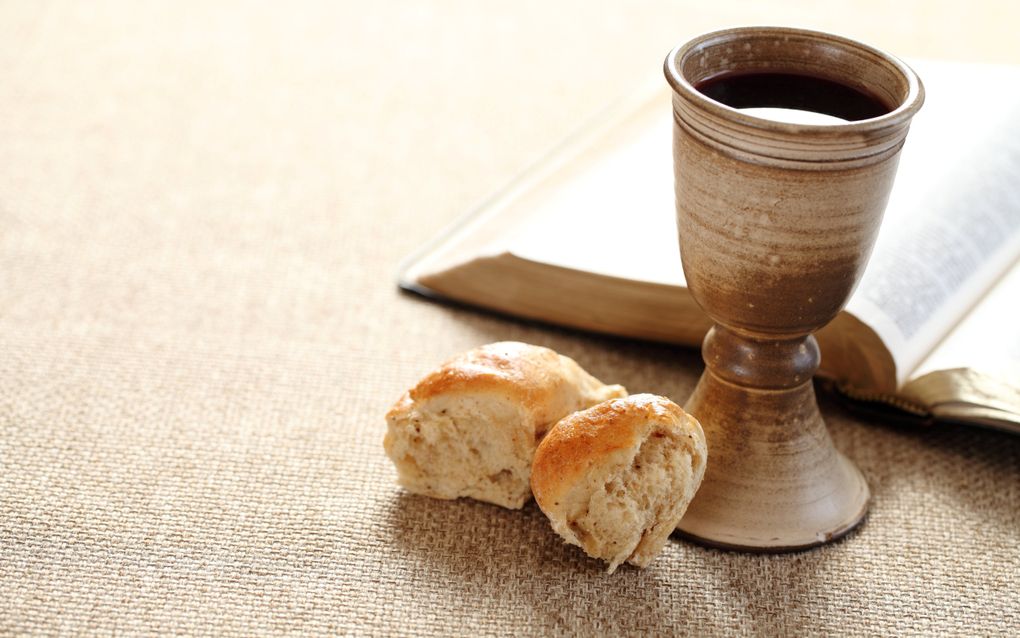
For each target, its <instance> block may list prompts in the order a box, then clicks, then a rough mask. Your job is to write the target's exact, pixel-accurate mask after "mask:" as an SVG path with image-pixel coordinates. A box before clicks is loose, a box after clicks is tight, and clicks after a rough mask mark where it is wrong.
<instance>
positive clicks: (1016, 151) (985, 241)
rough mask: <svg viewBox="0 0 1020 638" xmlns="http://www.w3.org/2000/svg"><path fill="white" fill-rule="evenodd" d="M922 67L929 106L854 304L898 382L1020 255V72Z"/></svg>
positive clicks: (915, 130) (918, 122)
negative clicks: (982, 92) (984, 91)
mask: <svg viewBox="0 0 1020 638" xmlns="http://www.w3.org/2000/svg"><path fill="white" fill-rule="evenodd" d="M916 69H917V71H918V74H919V75H920V76H921V77H922V79H923V81H924V82H925V87H926V91H927V98H926V100H925V105H924V106H923V107H922V109H921V112H920V113H919V114H918V115H917V116H916V118H915V120H914V123H913V125H912V126H911V131H910V134H909V135H908V137H907V142H906V145H905V147H904V151H903V154H902V157H901V161H900V170H899V173H898V175H897V178H896V185H895V187H894V189H893V194H892V196H891V198H890V201H889V206H888V208H887V209H886V217H885V219H884V221H883V225H882V230H881V231H880V235H879V239H878V242H877V244H876V246H875V251H874V253H873V256H872V259H871V262H870V263H869V265H868V268H867V271H866V273H865V276H864V279H863V280H862V282H861V284H860V286H859V287H858V290H857V291H856V293H855V294H854V297H853V298H852V299H851V301H850V304H849V306H848V310H849V311H850V312H851V313H852V314H854V315H855V316H857V317H858V318H860V319H861V320H862V321H864V322H865V323H867V324H868V325H870V326H871V327H872V328H873V329H874V330H875V331H876V332H877V333H878V334H879V335H880V336H881V338H882V340H883V341H884V342H885V343H886V346H887V347H888V348H889V350H890V352H891V353H892V355H893V358H894V360H895V361H896V368H897V382H898V384H902V383H903V382H904V381H906V379H908V378H910V377H912V376H914V374H915V369H916V368H917V367H918V365H919V364H920V363H921V362H922V361H923V360H924V359H925V358H926V357H927V356H928V355H929V353H931V352H932V351H933V350H934V348H935V347H936V345H937V344H938V343H939V342H940V341H941V340H942V339H943V338H944V337H945V335H946V334H947V333H948V332H950V330H951V329H952V327H953V326H954V325H955V324H956V323H957V322H958V321H960V319H961V318H962V317H963V316H964V315H965V314H966V313H967V310H968V309H969V308H970V307H971V306H972V305H973V304H974V303H976V302H977V301H978V299H980V298H981V297H982V296H983V295H984V294H985V293H986V292H987V290H988V289H989V288H990V287H991V286H992V285H993V284H994V282H995V281H997V280H998V279H999V278H1000V277H1001V276H1002V273H1003V272H1004V271H1006V270H1007V269H1008V268H1009V266H1010V265H1011V264H1012V263H1013V262H1014V261H1016V259H1017V256H1018V255H1020V188H1018V176H1020V70H1018V69H1015V68H1011V67H996V66H990V65H989V66H972V65H957V64H950V63H941V62H940V63H928V64H917V65H916ZM960 78H964V79H965V80H966V86H970V87H974V86H987V87H993V86H994V87H995V99H987V100H986V99H984V98H983V97H982V98H980V99H975V95H974V93H973V92H972V91H970V90H960V86H961V81H960ZM991 92H992V91H991V89H989V94H991Z"/></svg>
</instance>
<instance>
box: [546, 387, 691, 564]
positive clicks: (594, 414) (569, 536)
mask: <svg viewBox="0 0 1020 638" xmlns="http://www.w3.org/2000/svg"><path fill="white" fill-rule="evenodd" d="M707 457H708V448H707V446H706V443H705V434H704V432H703V431H702V429H701V425H700V424H699V423H698V422H697V420H696V419H694V418H693V417H692V416H690V415H689V414H687V413H686V412H684V411H683V409H682V408H680V406H678V405H676V404H675V403H673V402H672V401H670V400H669V399H667V398H665V397H660V396H655V395H651V394H637V395H633V396H629V397H626V398H619V399H612V400H609V401H605V402H603V403H600V404H598V405H596V406H594V407H592V408H589V409H587V410H584V411H582V412H577V413H574V414H571V415H569V416H567V417H565V418H564V419H563V420H561V421H560V422H558V423H557V424H556V425H555V426H553V428H552V429H551V430H550V431H549V434H548V436H546V437H545V439H544V440H543V441H542V443H541V445H540V446H539V447H538V450H537V452H536V454H535V461H534V466H533V468H532V479H531V481H532V488H533V490H534V494H535V500H536V501H537V502H538V505H539V507H540V508H541V509H542V511H543V512H545V514H546V516H548V517H549V520H550V522H551V523H552V527H553V529H554V530H555V531H556V533H558V534H559V535H560V536H561V537H563V539H564V540H565V541H566V542H568V543H571V544H573V545H577V546H579V547H581V548H582V549H583V550H584V551H585V552H586V553H587V554H588V555H589V556H592V557H593V558H599V559H602V560H604V561H606V562H608V563H609V572H610V573H612V572H613V571H615V570H616V568H617V567H618V566H619V565H620V564H621V563H623V562H624V561H627V562H629V563H632V564H634V565H637V566H639V567H646V566H647V565H648V564H649V563H650V562H651V561H652V559H653V558H655V556H656V555H658V553H659V552H660V551H661V550H662V548H663V547H664V546H665V544H666V541H667V539H668V538H669V535H670V534H671V533H672V532H673V530H674V529H675V528H676V526H677V523H679V522H680V519H681V518H682V517H683V515H684V512H685V511H686V510H687V506H688V504H690V502H691V499H692V498H693V497H694V494H695V492H696V491H697V489H698V487H699V486H700V485H701V479H702V477H703V476H704V474H705V463H706V460H707Z"/></svg>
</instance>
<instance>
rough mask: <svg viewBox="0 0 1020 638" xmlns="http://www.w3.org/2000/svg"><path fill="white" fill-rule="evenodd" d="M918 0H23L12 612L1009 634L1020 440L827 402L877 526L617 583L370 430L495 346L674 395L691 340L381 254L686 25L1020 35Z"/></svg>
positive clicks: (942, 48) (5, 439)
mask: <svg viewBox="0 0 1020 638" xmlns="http://www.w3.org/2000/svg"><path fill="white" fill-rule="evenodd" d="M717 4H718V3H717ZM865 4H866V7H867V6H871V5H874V6H876V7H877V6H879V4H878V3H865ZM922 4H923V6H924V7H925V10H926V11H927V12H928V13H926V14H924V15H925V16H927V17H925V18H923V19H924V20H925V21H924V22H920V23H918V22H917V21H916V20H913V19H911V20H906V19H904V20H892V21H888V20H869V19H868V18H867V16H866V15H863V16H862V15H861V14H859V13H858V11H860V10H861V7H860V5H858V4H854V5H853V7H848V8H846V9H845V10H843V11H842V12H839V11H837V12H836V13H832V14H823V13H820V9H813V8H811V7H812V6H813V5H809V4H807V3H804V4H802V3H793V2H787V3H783V4H780V5H772V6H771V7H758V6H756V5H753V4H752V3H739V4H737V5H725V4H722V5H720V6H702V5H694V4H693V3H687V4H684V3H666V2H661V3H653V2H649V3H641V4H639V5H631V6H627V5H625V4H623V3H620V5H619V6H610V7H599V8H598V10H596V9H595V8H594V7H593V6H592V5H591V4H590V3H587V2H569V3H559V4H556V5H552V6H550V5H548V4H547V3H544V2H524V3H521V2H518V3H511V4H508V5H506V6H501V7H498V8H497V7H484V6H481V5H479V6H476V4H475V3H470V2H445V1H444V2H438V1H437V2H421V3H416V2H407V3H405V2H395V3H376V4H372V5H371V6H361V5H353V4H352V5H338V4H333V3H326V4H323V5H321V6H320V5H310V4H309V5H305V4H301V5H296V6H284V3H280V4H279V5H277V6H272V7H266V6H249V5H246V4H245V5H241V4H239V5H225V4H207V3H188V4H187V5H186V6H182V5H181V4H179V3H169V2H168V3H162V4H150V3H145V4H138V3H129V2H124V3H101V4H95V3H70V2H67V3H35V2H21V3H18V2H11V3H4V4H3V5H2V6H0V33H2V35H3V37H0V633H3V634H19V633H23V632H24V633H46V634H58V633H59V634H109V633H123V634H136V633H146V634H148V633H171V632H173V633H187V634H193V633H209V634H217V635H250V634H253V633H322V632H331V633H332V632H337V633H354V634H362V633H365V634H381V635H426V634H467V635H476V634H575V633H576V634H596V633H606V634H647V635H661V634H673V633H684V634H686V633H689V634H694V635H709V634H734V635H735V634H747V635H774V634H839V635H888V634H893V633H902V634H931V635H936V634H968V635H973V634H988V635H996V634H998V635H1009V634H1013V635H1016V634H1017V633H1018V632H1020V624H1018V616H1020V602H1018V601H1020V596H1018V595H1017V592H1018V591H1020V550H1018V546H1020V439H1018V438H1011V437H1007V436H1004V435H999V434H995V433H990V432H984V431H979V430H974V429H969V428H962V427H953V426H940V427H938V428H936V429H934V430H931V431H915V430H910V429H902V428H896V427H893V426H890V425H888V424H882V423H877V422H865V421H863V420H860V419H858V418H856V417H853V416H851V415H849V414H847V413H844V412H842V411H841V410H840V408H838V407H837V406H835V405H832V404H830V403H824V404H823V410H824V412H825V415H826V417H827V418H828V420H829V423H830V425H831V430H832V433H833V436H834V437H835V439H836V442H837V444H838V445H839V446H840V447H841V448H842V449H843V450H844V451H845V452H846V453H847V454H848V455H849V456H850V457H852V458H853V459H854V460H856V462H857V463H858V464H859V466H860V467H861V469H862V470H863V471H864V473H865V474H866V475H867V477H868V479H869V481H870V483H871V488H872V490H873V494H874V501H873V505H872V510H871V516H870V518H869V520H868V521H867V524H866V525H865V526H864V527H863V528H862V529H861V530H860V531H859V532H858V533H856V534H854V535H853V536H852V537H850V538H849V539H848V540H846V541H845V542H841V543H837V544H834V545H832V546H829V547H826V548H823V549H819V550H817V551H811V552H807V553H800V554H792V555H782V556H748V555H740V554H730V553H723V552H718V551H713V550H708V549H702V548H700V547H697V546H693V545H690V544H687V543H684V542H681V541H678V540H674V541H671V542H670V544H669V545H668V547H667V548H666V550H665V551H664V553H663V554H662V556H661V557H660V558H659V559H658V560H657V561H656V562H655V563H654V564H653V566H652V567H650V568H649V569H647V570H643V571H641V570H637V569H633V568H624V569H621V570H620V571H619V572H618V573H617V574H615V575H614V576H607V575H605V574H604V572H603V566H602V565H600V564H598V563H596V562H594V561H591V560H588V559H587V558H585V557H584V556H583V555H582V554H581V553H580V552H579V551H578V550H576V549H575V548H570V547H566V546H564V545H563V544H562V543H561V542H560V541H559V539H558V538H557V537H556V536H555V535H554V534H553V533H552V532H551V530H550V528H549V526H548V525H547V524H546V521H545V520H544V518H543V516H542V514H541V513H540V512H539V511H538V510H537V509H536V508H535V507H534V505H529V506H528V507H526V508H525V509H524V510H523V511H521V512H511V511H506V510H502V509H499V508H497V507H493V506H488V505H483V504H478V503H474V502H441V501H433V500H429V499H426V498H421V497H416V496H410V495H407V494H405V493H403V492H402V491H401V490H400V489H398V488H397V487H396V485H395V484H394V472H393V471H392V468H391V467H390V465H389V462H388V461H387V460H386V458H385V457H384V455H383V453H382V446H381V438H382V433H383V429H384V426H383V419H382V415H383V413H384V412H385V410H386V409H387V408H388V407H389V405H390V403H391V402H392V401H393V400H395V399H396V398H397V397H398V395H399V394H400V392H401V391H402V390H403V389H404V388H405V387H406V386H408V385H410V384H411V383H412V382H413V381H414V380H415V379H416V378H417V377H418V376H419V375H421V374H422V373H424V372H425V371H426V370H427V369H428V368H430V367H431V366H433V365H434V364H436V363H438V362H439V361H441V360H443V359H445V358H446V357H448V356H450V355H452V354H454V353H456V352H458V351H460V350H463V349H466V348H469V347H472V346H475V345H478V344H479V343H482V342H486V341H492V340H497V339H522V340H526V341H531V342H535V343H540V344H543V345H548V346H551V347H553V348H556V349H557V350H559V351H561V352H564V353H566V354H568V355H570V356H572V357H574V358H576V359H577V360H578V361H579V362H581V363H582V364H583V365H584V366H586V367H587V368H588V369H589V370H591V371H592V372H593V373H594V374H596V375H597V376H599V377H600V378H602V379H604V380H606V381H612V382H618V383H623V384H626V385H627V386H628V387H629V388H631V389H633V390H635V391H651V392H658V393H663V394H667V395H669V396H671V397H674V398H676V399H678V400H680V401H682V400H683V399H684V398H685V396H686V395H687V393H688V392H690V390H691V388H692V385H693V383H694V380H695V379H696V376H697V374H698V372H699V370H700V366H699V360H698V357H697V355H696V354H695V353H693V352H689V351H684V350H677V349H669V348H663V347H657V346H652V345H647V344H633V343H626V342H620V341H614V340H609V339H600V338H592V337H587V336H584V335H578V334H572V333H568V332H564V331H557V330H552V329H544V328H540V327H535V326H529V325H524V324H520V323H516V322H512V321H506V320H502V319H498V318H494V317H489V316H485V315H481V314H477V313H474V312H471V311H465V310H457V309H451V308H446V307H441V306H437V305H434V304H430V303H427V302H423V301H421V300H419V299H416V298H411V297H407V296H402V295H400V294H398V293H397V291H396V290H395V288H394V286H393V277H394V272H395V268H396V265H397V263H398V261H399V260H400V258H401V257H403V256H404V255H406V254H407V253H408V252H410V251H411V250H412V249H414V248H415V247H416V246H418V245H419V244H420V243H422V242H423V241H425V240H427V239H428V238H429V237H430V236H432V235H433V234H434V233H435V231H436V230H437V229H438V228H439V227H440V226H441V225H442V224H445V223H447V222H448V221H450V220H451V219H453V218H454V217H455V216H456V215H457V214H459V213H460V212H462V211H463V210H464V209H466V208H467V207H469V206H470V205H471V204H472V203H474V202H475V201H476V200H478V199H479V198H481V197H483V196H485V195H486V194H487V193H488V192H490V191H491V190H493V189H494V188H496V187H498V186H500V185H501V184H502V183H503V182H504V181H506V180H507V179H509V178H510V177H512V176H513V175H514V174H515V173H516V172H517V171H518V170H519V169H520V168H521V167H522V166H523V165H525V164H526V163H527V162H529V161H531V160H533V159H534V158H536V157H537V156H538V155H539V154H540V153H541V152H542V151H544V150H545V149H546V148H548V147H549V146H550V145H551V144H553V143H554V142H555V141H556V140H557V139H558V138H559V137H561V135H562V134H563V133H564V132H566V131H567V130H570V129H571V128H573V127H574V126H575V125H576V123H577V122H578V121H580V120H581V119H583V118H585V117H587V116H589V115H591V114H593V113H594V112H596V111H597V110H598V109H599V108H600V107H601V106H602V105H603V104H604V103H606V102H607V100H609V99H611V98H612V97H613V96H614V95H618V94H619V93H620V92H622V91H624V90H625V89H626V88H627V87H629V86H632V85H633V82H634V80H635V78H637V77H643V76H649V77H655V76H656V75H657V73H658V65H659V64H660V61H661V59H662V57H663V55H664V53H665V52H666V50H667V49H668V48H669V47H670V46H671V45H672V44H674V43H675V42H676V41H678V40H679V39H681V38H683V37H686V36H687V35H691V34H693V33H694V32H696V31H699V30H703V29H706V28H709V27H715V26H719V25H720V24H724V23H729V22H735V21H741V22H755V21H757V22H785V23H796V24H810V25H815V26H820V27H823V28H828V29H835V30H840V31H842V32H844V33H849V34H851V35H857V36H860V37H865V38H870V39H871V40H872V41H877V42H878V43H879V44H884V45H887V46H890V47H893V48H895V47H896V46H897V45H898V44H900V43H901V44H902V46H901V47H900V49H901V50H902V49H904V48H905V49H906V50H905V51H904V52H905V53H909V54H924V53H940V52H941V53H946V54H947V55H952V54H954V53H957V52H963V53H965V54H967V55H970V56H971V57H973V56H976V55H978V56H985V57H988V58H992V59H995V58H1000V59H1001V58H1003V57H1004V56H1006V55H1007V54H1009V53H1010V52H1011V51H1012V49H1011V48H1009V47H1012V46H1013V45H1011V44H1009V42H1014V40H1012V39H1010V40H1008V42H1005V43H1004V42H1003V41H1000V39H998V38H997V37H995V36H996V35H997V32H996V31H995V30H996V29H999V30H1002V31H1003V33H1004V34H1005V32H1006V31H1008V26H1009V24H1014V23H1015V21H1009V20H994V19H991V18H988V19H987V24H984V23H982V24H978V23H977V22H975V20H974V19H969V20H970V21H969V22H968V21H967V20H962V21H960V22H959V23H953V18H952V16H953V15H956V14H955V13H953V11H954V9H953V8H952V7H953V6H955V5H950V4H949V3H934V4H929V3H917V2H915V3H905V4H904V3H900V4H897V5H896V7H897V8H896V9H895V10H896V11H897V12H900V13H903V12H905V11H906V10H907V9H909V8H910V7H913V6H918V7H919V6H921V5H922ZM901 5H903V6H906V7H907V9H904V8H903V6H901ZM866 7H865V8H866ZM904 15H906V14H904ZM968 15H982V13H981V12H980V11H977V10H974V11H972V12H970V13H969V14H968ZM901 17H903V16H901ZM951 23H952V24H955V26H956V27H957V30H958V32H960V33H962V34H963V36H965V37H969V38H970V40H969V41H967V40H966V39H964V40H963V41H962V42H963V43H962V44H961V43H960V42H961V41H959V40H939V39H938V38H936V37H935V35H933V34H936V35H937V34H938V33H940V31H939V29H943V28H944V27H945V25H949V24H951ZM945 28H948V27H945ZM968 42H969V44H968ZM975 47H976V48H975ZM975 52H977V53H975ZM1012 54H1013V55H1016V52H1015V51H1012Z"/></svg>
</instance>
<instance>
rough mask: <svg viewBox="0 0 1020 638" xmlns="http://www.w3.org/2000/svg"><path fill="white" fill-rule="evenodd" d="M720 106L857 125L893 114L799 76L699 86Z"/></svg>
mask: <svg viewBox="0 0 1020 638" xmlns="http://www.w3.org/2000/svg"><path fill="white" fill-rule="evenodd" d="M694 88H696V89H697V90H698V91H700V92H701V93H702V94H703V95H706V96H708V97H710V98H712V99H713V100H715V101H716V102H722V103H723V104H725V105H727V106H732V107H733V108H736V109H745V108H759V107H768V108H781V109H795V110H798V111H813V112H815V113H824V114H825V115H831V116H833V117H838V118H840V119H843V120H850V121H857V120H866V119H869V118H872V117H878V116H880V115H885V114H886V113H889V112H890V111H892V110H893V107H890V106H889V105H888V104H886V103H885V102H883V101H882V100H880V99H878V98H877V97H875V96H874V95H871V94H869V93H865V92H864V91H861V90H859V89H856V88H854V87H851V86H847V85H845V84H841V83H839V82H835V81H833V80H830V79H828V78H824V77H819V76H815V75H801V74H797V73H759V72H754V71H752V72H737V73H723V74H720V75H717V76H715V77H711V78H708V79H707V80H703V81H702V82H699V83H698V84H696V85H695V87H694Z"/></svg>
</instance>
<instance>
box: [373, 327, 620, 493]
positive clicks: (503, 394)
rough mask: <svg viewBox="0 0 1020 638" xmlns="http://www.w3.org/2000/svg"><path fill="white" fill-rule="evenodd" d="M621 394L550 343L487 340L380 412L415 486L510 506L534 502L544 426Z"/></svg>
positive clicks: (400, 466) (392, 450)
mask: <svg viewBox="0 0 1020 638" xmlns="http://www.w3.org/2000/svg"><path fill="white" fill-rule="evenodd" d="M625 395H626V390H625V389H624V388H623V387H622V386H618V385H613V386H607V385H605V384H603V383H602V382H600V381H599V380H598V379H596V378H594V377H593V376H591V375H590V374H588V373H587V372H585V371H584V370H583V369H582V368H581V367H580V366H579V365H577V363H576V362H575V361H573V360H572V359H570V358H568V357H564V356H562V355H559V354H557V353H556V352H554V351H553V350H550V349H549V348H543V347H540V346H533V345H529V344H525V343H518V342H500V343H492V344H488V345H485V346H481V347H480V348H476V349H474V350H471V351H469V352H466V353H464V354H462V355H460V356H458V357H455V358H453V359H451V360H450V361H447V362H446V363H445V364H443V365H442V366H440V367H439V368H437V369H435V370H433V371H432V372H430V373H429V374H427V375H425V377H424V378H423V379H421V381H419V382H418V383H417V384H416V385H415V386H414V387H413V388H411V389H410V390H408V391H407V392H406V393H405V394H404V396H402V397H401V398H400V399H399V400H398V401H397V403H396V404H395V405H394V406H393V407H392V408H391V409H390V410H389V412H388V413H387V414H386V423H387V429H386V436H385V438H384V447H385V449H386V454H387V455H388V456H389V457H390V459H391V460H392V461H393V464H394V465H395V466H396V468H397V474H398V480H399V482H400V484H401V485H403V486H404V487H405V488H406V489H408V490H410V491H411V492H415V493H418V494H424V495H427V496H432V497H435V498H443V499H454V498H460V497H469V498H474V499H478V500H480V501H486V502H489V503H495V504H496V505H501V506H503V507H509V508H515V509H516V508H520V507H522V506H523V505H524V504H525V503H526V502H527V501H528V500H529V499H530V498H531V488H530V477H531V463H532V460H533V458H534V454H535V448H536V446H537V444H538V442H539V441H540V440H541V438H542V437H543V436H544V435H545V433H546V432H547V431H548V430H549V428H550V426H551V425H552V424H554V423H556V422H557V421H558V420H559V419H561V418H562V417H564V416H565V415H567V414H570V413H572V412H574V411H577V410H582V409H584V408H587V407H589V406H591V405H594V404H597V403H599V402H602V401H605V400H607V399H610V398H613V397H621V396H625Z"/></svg>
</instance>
